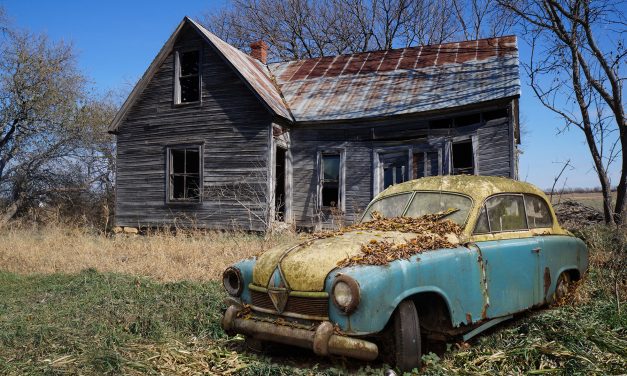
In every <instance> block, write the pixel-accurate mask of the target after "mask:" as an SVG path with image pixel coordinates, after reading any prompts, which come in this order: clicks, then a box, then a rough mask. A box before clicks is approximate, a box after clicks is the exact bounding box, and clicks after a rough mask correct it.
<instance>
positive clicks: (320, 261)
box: [253, 230, 416, 291]
mask: <svg viewBox="0 0 627 376" xmlns="http://www.w3.org/2000/svg"><path fill="white" fill-rule="evenodd" d="M415 236H416V234H415V233H408V232H399V231H377V230H368V231H351V232H345V233H342V234H339V235H336V236H333V237H328V238H322V239H301V240H300V241H294V242H291V243H288V244H283V245H281V246H278V247H274V248H271V249H269V250H268V251H266V252H264V253H263V254H262V255H260V256H259V257H258V259H257V262H256V264H255V267H254V269H253V283H254V284H255V285H258V286H262V287H266V286H267V285H268V282H269V281H270V277H271V276H272V274H273V273H274V271H275V270H276V268H277V266H280V270H281V274H282V276H283V278H284V279H285V282H286V283H287V285H288V287H289V288H290V289H291V290H295V291H323V290H324V281H325V279H326V277H327V275H328V274H329V272H330V271H331V270H333V269H335V268H337V264H338V263H339V262H340V261H342V260H344V259H346V258H348V257H353V256H357V255H359V254H361V246H362V245H364V244H367V243H369V242H370V241H371V240H373V239H374V240H377V241H383V240H385V241H387V242H391V243H395V244H396V243H404V242H406V241H408V240H410V239H413V238H414V237H415Z"/></svg>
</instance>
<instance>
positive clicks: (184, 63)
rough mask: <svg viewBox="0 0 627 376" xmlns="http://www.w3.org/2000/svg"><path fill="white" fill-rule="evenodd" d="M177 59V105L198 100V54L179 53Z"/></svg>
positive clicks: (190, 52) (193, 52) (191, 52)
mask: <svg viewBox="0 0 627 376" xmlns="http://www.w3.org/2000/svg"><path fill="white" fill-rule="evenodd" d="M178 56H179V58H178V61H179V70H178V72H179V76H178V85H179V103H189V102H196V101H198V100H200V90H199V87H200V75H199V72H200V69H199V67H200V53H199V52H198V51H188V52H180V53H179V54H178Z"/></svg>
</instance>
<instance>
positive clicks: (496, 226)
mask: <svg viewBox="0 0 627 376" xmlns="http://www.w3.org/2000/svg"><path fill="white" fill-rule="evenodd" d="M486 209H487V214H488V221H489V223H490V230H491V231H492V232H503V231H516V230H526V229H527V219H526V218H525V202H524V200H523V196H522V195H499V196H495V197H492V198H490V199H489V200H488V201H487V202H486Z"/></svg>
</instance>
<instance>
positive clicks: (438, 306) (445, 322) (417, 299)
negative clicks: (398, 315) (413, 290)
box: [409, 292, 453, 332]
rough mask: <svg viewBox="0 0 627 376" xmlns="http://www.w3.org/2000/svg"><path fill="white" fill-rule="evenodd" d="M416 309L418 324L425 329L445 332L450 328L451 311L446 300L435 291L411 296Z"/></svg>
mask: <svg viewBox="0 0 627 376" xmlns="http://www.w3.org/2000/svg"><path fill="white" fill-rule="evenodd" d="M409 299H411V300H413V302H414V304H415V305H416V310H417V311H418V319H419V320H420V326H421V327H422V328H424V329H426V330H427V331H430V332H431V331H432V332H447V331H449V330H450V329H452V327H453V325H452V323H451V313H450V312H449V309H448V305H447V304H446V300H445V299H444V297H442V295H440V294H438V293H435V292H423V293H419V294H416V295H413V296H411V297H410V298H409Z"/></svg>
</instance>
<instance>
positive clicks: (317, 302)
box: [250, 290, 329, 317]
mask: <svg viewBox="0 0 627 376" xmlns="http://www.w3.org/2000/svg"><path fill="white" fill-rule="evenodd" d="M250 296H251V299H252V304H253V306H255V307H259V308H264V309H270V310H273V311H275V310H276V309H275V308H274V305H273V304H272V300H270V297H269V296H268V294H267V293H265V292H260V291H254V290H251V291H250ZM284 313H296V314H299V315H307V316H317V317H327V316H328V315H329V299H328V298H304V297H301V296H290V297H289V298H288V299H287V305H286V306H285V310H284Z"/></svg>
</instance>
